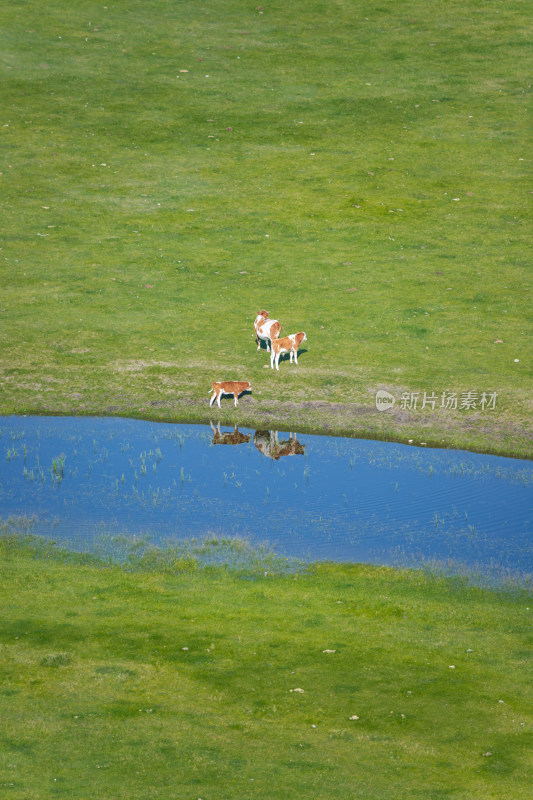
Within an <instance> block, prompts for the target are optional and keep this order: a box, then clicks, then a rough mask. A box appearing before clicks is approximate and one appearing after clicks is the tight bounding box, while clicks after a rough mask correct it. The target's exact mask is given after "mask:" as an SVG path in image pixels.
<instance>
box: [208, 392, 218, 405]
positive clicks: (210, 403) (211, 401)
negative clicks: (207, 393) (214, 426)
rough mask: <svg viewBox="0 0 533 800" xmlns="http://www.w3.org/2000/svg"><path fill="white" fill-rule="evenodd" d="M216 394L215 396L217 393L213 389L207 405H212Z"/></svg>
mask: <svg viewBox="0 0 533 800" xmlns="http://www.w3.org/2000/svg"><path fill="white" fill-rule="evenodd" d="M216 396H217V393H216V392H215V391H214V390H213V397H212V398H211V400H210V401H209V405H210V406H212V405H213V403H214V402H215V398H216Z"/></svg>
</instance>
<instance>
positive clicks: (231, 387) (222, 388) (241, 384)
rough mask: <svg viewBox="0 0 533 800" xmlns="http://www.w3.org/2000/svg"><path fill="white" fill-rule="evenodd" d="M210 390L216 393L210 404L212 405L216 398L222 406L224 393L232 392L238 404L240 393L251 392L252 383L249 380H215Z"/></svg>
mask: <svg viewBox="0 0 533 800" xmlns="http://www.w3.org/2000/svg"><path fill="white" fill-rule="evenodd" d="M209 391H210V392H213V393H214V394H213V397H212V398H211V401H210V403H209V405H210V406H212V405H213V403H214V402H215V400H216V401H217V403H218V407H219V408H220V398H221V396H222V395H223V394H232V395H233V399H234V400H235V405H236V406H237V405H238V404H239V401H238V397H239V395H241V394H242V393H243V392H251V391H252V384H251V383H250V382H249V381H215V382H214V384H213V386H212V388H211V389H210V390H209Z"/></svg>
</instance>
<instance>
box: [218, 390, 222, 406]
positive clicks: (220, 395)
mask: <svg viewBox="0 0 533 800" xmlns="http://www.w3.org/2000/svg"><path fill="white" fill-rule="evenodd" d="M221 397H222V391H220V392H219V393H218V394H217V403H218V407H219V408H220V398H221Z"/></svg>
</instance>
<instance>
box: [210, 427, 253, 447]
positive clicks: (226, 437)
mask: <svg viewBox="0 0 533 800" xmlns="http://www.w3.org/2000/svg"><path fill="white" fill-rule="evenodd" d="M209 424H210V425H211V430H212V431H213V444H245V443H246V442H249V441H250V439H251V438H252V434H251V433H241V432H240V430H239V429H238V428H237V426H236V425H235V427H234V429H233V432H231V431H225V432H224V433H221V431H220V422H219V423H218V425H217V426H216V428H215V426H214V425H213V423H212V422H210V423H209Z"/></svg>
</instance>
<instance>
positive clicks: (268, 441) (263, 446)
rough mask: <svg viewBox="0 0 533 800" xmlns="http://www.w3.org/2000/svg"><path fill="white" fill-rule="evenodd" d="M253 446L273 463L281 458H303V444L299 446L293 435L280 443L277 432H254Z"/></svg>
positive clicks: (290, 434)
mask: <svg viewBox="0 0 533 800" xmlns="http://www.w3.org/2000/svg"><path fill="white" fill-rule="evenodd" d="M254 444H255V446H256V447H257V449H258V450H259V452H260V453H262V454H263V455H264V456H268V458H273V459H274V461H277V460H278V459H280V458H281V457H282V456H303V455H304V453H305V444H300V442H299V441H298V439H297V438H296V434H295V433H289V438H288V439H283V440H282V441H281V442H280V441H279V439H278V432H277V431H256V432H255V434H254Z"/></svg>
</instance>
